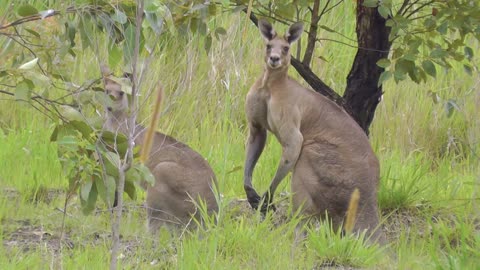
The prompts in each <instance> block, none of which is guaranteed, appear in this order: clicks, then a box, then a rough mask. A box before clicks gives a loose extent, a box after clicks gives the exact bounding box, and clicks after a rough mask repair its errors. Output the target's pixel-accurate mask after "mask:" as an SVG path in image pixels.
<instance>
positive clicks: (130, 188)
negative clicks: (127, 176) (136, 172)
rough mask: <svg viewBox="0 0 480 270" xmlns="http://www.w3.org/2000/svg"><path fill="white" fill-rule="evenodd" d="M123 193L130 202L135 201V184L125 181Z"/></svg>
mask: <svg viewBox="0 0 480 270" xmlns="http://www.w3.org/2000/svg"><path fill="white" fill-rule="evenodd" d="M124 191H125V193H127V195H128V197H130V199H132V200H136V199H137V188H136V187H135V184H134V183H132V182H129V181H125V189H124Z"/></svg>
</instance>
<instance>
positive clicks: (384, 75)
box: [377, 70, 392, 86]
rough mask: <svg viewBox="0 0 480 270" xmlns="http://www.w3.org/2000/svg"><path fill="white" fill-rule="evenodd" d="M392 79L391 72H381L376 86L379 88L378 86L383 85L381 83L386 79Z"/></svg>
mask: <svg viewBox="0 0 480 270" xmlns="http://www.w3.org/2000/svg"><path fill="white" fill-rule="evenodd" d="M391 77H392V72H390V71H388V70H385V71H384V72H382V74H381V75H380V78H378V83H377V86H380V85H383V83H384V82H385V81H387V80H388V79H390V78H391Z"/></svg>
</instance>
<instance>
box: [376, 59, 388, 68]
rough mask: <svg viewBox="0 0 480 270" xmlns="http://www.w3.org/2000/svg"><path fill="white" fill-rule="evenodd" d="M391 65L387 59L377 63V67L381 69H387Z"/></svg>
mask: <svg viewBox="0 0 480 270" xmlns="http://www.w3.org/2000/svg"><path fill="white" fill-rule="evenodd" d="M390 64H391V62H390V60H388V58H382V59H380V60H378V61H377V66H379V67H382V68H387V67H389V66H390Z"/></svg>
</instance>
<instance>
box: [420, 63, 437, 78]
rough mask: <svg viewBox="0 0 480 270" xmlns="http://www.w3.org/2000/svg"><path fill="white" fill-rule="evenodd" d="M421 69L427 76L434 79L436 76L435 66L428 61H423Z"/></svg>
mask: <svg viewBox="0 0 480 270" xmlns="http://www.w3.org/2000/svg"><path fill="white" fill-rule="evenodd" d="M422 67H423V69H424V70H425V72H426V73H427V74H428V75H430V76H432V77H434V78H435V77H436V76H437V70H436V69H435V65H434V64H433V63H432V61H430V60H425V61H423V62H422Z"/></svg>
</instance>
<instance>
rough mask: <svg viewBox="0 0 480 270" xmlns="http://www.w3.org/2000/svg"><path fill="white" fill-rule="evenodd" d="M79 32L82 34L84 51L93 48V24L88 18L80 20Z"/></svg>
mask: <svg viewBox="0 0 480 270" xmlns="http://www.w3.org/2000/svg"><path fill="white" fill-rule="evenodd" d="M78 31H79V32H80V40H81V41H82V49H84V50H85V49H87V48H88V47H91V46H92V42H91V41H90V39H91V38H92V37H93V34H92V24H91V22H90V21H89V20H88V19H86V18H80V22H79V23H78Z"/></svg>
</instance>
